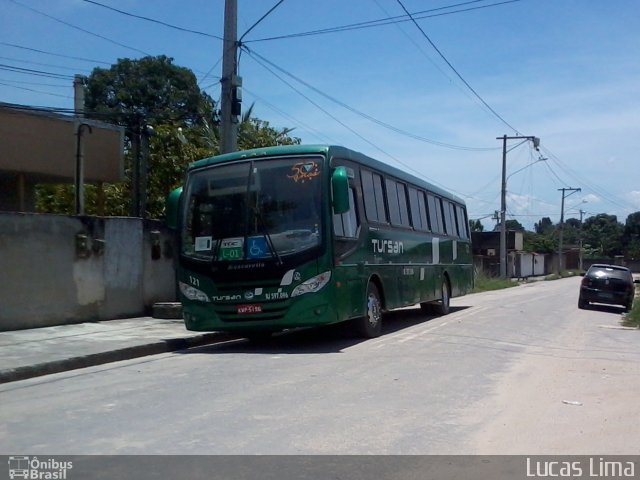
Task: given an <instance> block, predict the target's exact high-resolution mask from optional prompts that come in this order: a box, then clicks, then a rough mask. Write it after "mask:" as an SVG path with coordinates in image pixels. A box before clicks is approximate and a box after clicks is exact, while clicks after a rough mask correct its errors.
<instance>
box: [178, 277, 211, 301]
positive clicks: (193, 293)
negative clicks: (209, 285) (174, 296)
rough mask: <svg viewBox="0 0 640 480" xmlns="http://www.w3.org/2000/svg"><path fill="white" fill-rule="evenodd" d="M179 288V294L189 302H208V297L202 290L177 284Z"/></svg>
mask: <svg viewBox="0 0 640 480" xmlns="http://www.w3.org/2000/svg"><path fill="white" fill-rule="evenodd" d="M178 284H179V286H180V292H181V293H182V294H183V295H184V296H185V297H187V298H188V299H189V300H197V301H199V302H209V301H210V300H209V297H208V295H207V294H206V293H204V292H203V291H202V290H198V289H197V288H194V287H192V286H191V285H187V284H186V283H183V282H178Z"/></svg>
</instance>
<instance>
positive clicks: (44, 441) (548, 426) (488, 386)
mask: <svg viewBox="0 0 640 480" xmlns="http://www.w3.org/2000/svg"><path fill="white" fill-rule="evenodd" d="M578 285H579V278H570V279H564V280H558V281H553V282H537V283H531V284H527V285H525V286H520V287H517V288H513V289H509V290H504V291H499V292H488V293H483V294H475V295H468V296H466V297H462V298H459V299H455V300H454V301H453V306H454V308H453V310H452V312H451V314H449V315H447V316H445V317H425V316H423V315H422V314H421V313H420V310H419V309H405V310H402V311H397V312H392V313H390V314H388V315H387V316H386V317H385V319H384V321H385V327H384V332H383V335H382V336H381V337H380V338H377V339H372V340H366V341H363V340H360V339H357V338H353V337H351V336H350V335H349V334H348V331H347V329H346V328H344V327H343V326H337V327H329V328H323V329H316V330H307V331H300V332H292V333H288V334H283V335H280V336H278V337H276V338H274V339H273V340H271V341H269V342H267V343H265V344H262V345H254V344H251V343H249V342H247V341H245V340H241V339H238V340H231V341H227V342H225V343H220V344H216V345H210V346H205V347H200V348H193V349H190V350H185V351H181V352H174V353H168V354H162V355H155V356H150V357H146V358H141V359H137V360H131V361H125V362H118V363H114V364H110V365H104V366H101V367H92V368H87V369H83V370H76V371H71V372H67V373H60V374H56V375H49V376H47V377H39V378H34V379H30V380H24V381H20V382H14V383H10V384H5V385H0V405H1V408H0V445H1V446H2V448H1V449H0V450H1V451H2V452H1V453H5V454H16V453H21V454H25V455H26V454H28V455H45V454H46V455H64V454H469V453H471V454H473V453H475V454H477V453H482V454H515V453H521V454H529V455H532V454H573V453H575V454H638V453H640V430H639V429H637V428H636V426H637V419H638V418H639V417H640V415H639V414H640V402H638V401H637V395H638V393H640V331H638V330H627V329H622V328H620V327H619V322H620V318H621V317H620V313H621V310H620V309H617V308H615V307H602V308H596V309H591V310H578V308H577V293H578Z"/></svg>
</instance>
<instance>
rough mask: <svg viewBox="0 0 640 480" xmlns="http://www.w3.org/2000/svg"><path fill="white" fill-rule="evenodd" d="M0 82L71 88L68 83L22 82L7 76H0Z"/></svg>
mask: <svg viewBox="0 0 640 480" xmlns="http://www.w3.org/2000/svg"><path fill="white" fill-rule="evenodd" d="M0 82H6V83H17V84H18V85H34V86H36V87H54V88H72V87H71V84H69V83H66V84H64V85H63V84H60V83H42V82H24V81H22V80H10V79H8V78H0Z"/></svg>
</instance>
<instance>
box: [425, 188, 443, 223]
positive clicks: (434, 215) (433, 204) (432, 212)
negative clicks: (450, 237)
mask: <svg viewBox="0 0 640 480" xmlns="http://www.w3.org/2000/svg"><path fill="white" fill-rule="evenodd" d="M427 202H428V203H429V220H430V221H431V231H432V232H434V233H444V228H443V225H442V202H441V201H440V198H439V197H434V196H433V195H432V194H430V193H429V194H427Z"/></svg>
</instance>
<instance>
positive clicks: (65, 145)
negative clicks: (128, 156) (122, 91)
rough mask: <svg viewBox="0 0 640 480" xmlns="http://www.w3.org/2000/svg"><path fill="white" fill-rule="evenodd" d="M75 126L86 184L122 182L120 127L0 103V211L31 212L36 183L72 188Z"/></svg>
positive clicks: (122, 130)
mask: <svg viewBox="0 0 640 480" xmlns="http://www.w3.org/2000/svg"><path fill="white" fill-rule="evenodd" d="M79 122H81V123H83V124H85V125H86V128H83V129H82V131H83V134H82V138H81V140H82V147H83V150H84V155H83V159H84V161H83V163H84V180H85V182H86V183H101V182H120V181H122V180H124V148H123V145H124V129H123V127H120V126H116V125H110V124H108V123H104V122H99V121H96V120H90V119H87V118H79V117H75V116H71V115H61V114H58V113H53V112H51V111H48V109H43V108H34V107H27V106H24V105H14V104H8V103H0V145H2V149H0V211H14V212H34V211H35V186H36V185H37V184H41V183H74V181H75V172H76V163H77V160H78V136H77V135H76V131H77V128H78V127H77V126H78V124H79Z"/></svg>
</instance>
